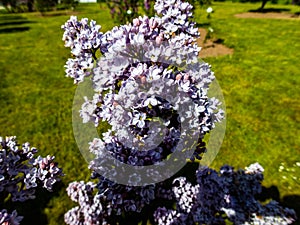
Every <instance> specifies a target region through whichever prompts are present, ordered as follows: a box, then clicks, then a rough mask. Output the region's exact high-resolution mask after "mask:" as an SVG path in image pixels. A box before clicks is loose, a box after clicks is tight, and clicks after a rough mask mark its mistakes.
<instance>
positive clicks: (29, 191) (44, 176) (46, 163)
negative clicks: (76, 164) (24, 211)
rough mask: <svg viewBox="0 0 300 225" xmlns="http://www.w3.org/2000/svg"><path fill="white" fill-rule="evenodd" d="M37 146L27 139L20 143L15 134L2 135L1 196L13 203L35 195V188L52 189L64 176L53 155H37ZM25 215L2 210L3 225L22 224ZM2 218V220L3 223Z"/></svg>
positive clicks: (0, 148)
mask: <svg viewBox="0 0 300 225" xmlns="http://www.w3.org/2000/svg"><path fill="white" fill-rule="evenodd" d="M36 153H37V149H36V148H35V147H31V146H30V144H29V143H28V142H26V143H24V144H22V145H20V144H18V142H17V139H16V137H15V136H11V137H5V138H3V137H0V195H1V198H3V199H5V198H9V199H10V200H12V201H13V202H16V201H20V202H24V201H26V200H29V199H34V198H35V191H36V188H37V187H39V186H41V187H43V188H45V189H47V190H48V191H52V188H53V185H54V184H55V183H56V182H58V181H60V177H61V176H63V173H62V170H61V169H60V168H59V167H58V164H57V163H56V162H55V161H54V156H50V155H48V156H47V157H45V158H43V157H41V156H38V157H35V154H36ZM21 219H22V217H20V216H17V212H16V211H13V212H12V214H9V213H7V212H6V210H2V211H1V214H0V224H9V225H13V224H19V222H20V220H21ZM1 221H2V222H1Z"/></svg>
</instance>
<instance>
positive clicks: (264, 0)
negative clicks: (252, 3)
mask: <svg viewBox="0 0 300 225" xmlns="http://www.w3.org/2000/svg"><path fill="white" fill-rule="evenodd" d="M267 2H268V0H263V1H262V4H261V7H260V8H259V11H263V9H264V7H265V5H266V4H267Z"/></svg>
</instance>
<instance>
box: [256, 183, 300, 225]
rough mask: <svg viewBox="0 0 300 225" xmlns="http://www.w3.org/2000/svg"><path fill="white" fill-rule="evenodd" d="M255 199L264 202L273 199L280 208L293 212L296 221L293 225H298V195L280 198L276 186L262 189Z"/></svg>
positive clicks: (299, 197)
mask: <svg viewBox="0 0 300 225" xmlns="http://www.w3.org/2000/svg"><path fill="white" fill-rule="evenodd" d="M257 199H258V200H260V201H262V202H265V201H267V200H269V199H273V200H275V201H277V202H279V203H280V205H281V206H284V207H287V208H290V209H293V210H295V212H296V215H297V220H296V221H295V222H294V223H293V225H300V196H299V195H286V196H284V197H283V198H280V193H279V190H278V188H277V187H276V186H274V185H272V186H271V187H268V188H267V187H264V186H263V187H262V192H261V193H260V194H259V195H258V196H257Z"/></svg>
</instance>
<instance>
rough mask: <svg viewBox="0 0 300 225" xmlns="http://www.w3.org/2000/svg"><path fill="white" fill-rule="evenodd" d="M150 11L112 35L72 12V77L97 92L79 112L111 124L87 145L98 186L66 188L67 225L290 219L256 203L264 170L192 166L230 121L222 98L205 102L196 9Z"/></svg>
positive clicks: (175, 1)
mask: <svg viewBox="0 0 300 225" xmlns="http://www.w3.org/2000/svg"><path fill="white" fill-rule="evenodd" d="M154 9H155V11H156V13H157V15H156V16H155V17H151V18H149V17H147V16H144V17H138V18H135V19H133V20H132V22H131V23H128V24H126V25H121V26H118V27H114V28H113V29H112V30H111V31H108V32H106V33H102V32H100V29H101V26H99V25H96V22H95V21H90V22H89V21H88V19H87V18H84V19H81V20H77V17H74V16H72V17H71V18H70V19H69V20H68V21H67V22H66V23H65V24H64V25H63V26H62V28H63V30H64V34H63V40H64V41H65V46H66V47H69V48H70V49H71V53H72V55H73V57H72V58H70V59H68V61H67V63H66V66H65V68H66V76H67V77H71V78H72V79H73V80H74V83H75V84H78V85H79V87H81V86H80V85H81V84H82V83H83V82H84V81H86V80H87V79H88V77H90V80H91V83H92V85H91V86H87V87H88V88H91V89H92V91H93V92H94V95H93V96H92V98H89V97H85V98H84V103H83V104H82V108H81V110H80V116H81V117H82V119H83V122H84V123H92V124H93V125H94V126H96V127H99V125H100V126H101V125H102V124H103V122H106V123H108V124H109V126H108V129H107V131H106V132H104V133H102V137H101V138H99V137H93V139H91V140H90V143H89V150H90V152H91V153H93V157H92V160H91V161H90V164H89V168H90V169H91V171H92V176H91V178H92V179H94V180H96V181H95V182H88V183H84V182H83V181H79V182H77V181H75V182H72V183H70V184H69V187H68V188H67V193H68V195H69V196H70V198H71V199H72V200H73V201H75V202H77V203H78V206H76V207H74V208H73V209H71V210H69V211H68V212H67V213H66V214H65V222H66V223H67V224H70V225H73V224H85V225H86V224H128V221H130V224H138V223H139V222H141V221H142V222H143V223H144V224H145V223H146V222H147V221H148V220H150V221H151V222H152V223H156V224H225V221H226V220H230V221H231V222H232V223H233V224H239V225H240V224H249V223H251V222H256V223H260V224H264V223H270V221H272V223H277V222H278V223H282V224H290V223H292V222H293V221H294V220H295V212H294V211H293V210H290V209H285V208H282V207H281V206H279V205H278V204H277V203H276V202H274V201H272V202H270V203H268V204H266V205H262V204H261V203H260V202H259V201H258V200H257V199H256V195H257V194H258V193H260V191H261V182H262V180H263V175H262V172H263V168H262V167H261V166H260V165H259V164H252V165H250V166H249V167H248V168H246V169H245V170H238V171H234V169H233V168H232V167H230V166H223V167H222V168H221V169H220V171H219V172H217V171H215V170H212V169H210V168H208V167H202V166H200V167H199V163H196V161H195V160H201V158H202V156H203V154H204V153H205V152H206V148H205V143H204V136H205V134H207V133H208V132H210V131H211V130H212V129H213V128H214V127H215V126H216V124H217V123H219V122H221V121H222V120H223V118H224V111H223V110H222V109H221V106H220V102H219V101H218V100H217V99H216V98H214V97H208V96H207V92H208V90H209V87H210V85H211V83H212V82H213V80H214V79H215V77H214V74H213V72H212V71H211V69H210V66H209V65H208V64H207V63H204V62H201V61H199V60H198V53H199V51H200V49H199V48H198V46H197V45H196V44H195V41H196V38H198V37H199V33H198V29H197V28H196V27H195V23H194V22H193V21H192V16H193V15H192V6H191V5H190V4H189V3H185V2H182V1H180V0H167V1H166V0H164V1H163V0H157V1H156V3H155V5H154ZM87 91H89V90H87ZM81 94H82V93H81ZM83 94H84V93H83ZM87 133H89V132H88V131H87V130H83V132H82V135H85V134H87ZM187 159H188V160H190V161H192V162H194V164H191V163H188V164H186V160H187ZM200 162H201V161H200ZM191 165H196V166H195V167H194V166H191Z"/></svg>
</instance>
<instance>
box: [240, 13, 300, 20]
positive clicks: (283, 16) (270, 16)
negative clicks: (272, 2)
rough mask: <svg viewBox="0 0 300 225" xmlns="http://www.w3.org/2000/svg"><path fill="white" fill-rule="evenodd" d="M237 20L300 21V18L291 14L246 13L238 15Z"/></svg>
mask: <svg viewBox="0 0 300 225" xmlns="http://www.w3.org/2000/svg"><path fill="white" fill-rule="evenodd" d="M235 17H237V18H262V19H264V18H267V19H290V20H300V16H299V15H298V14H291V13H276V12H267V13H261V12H246V13H240V14H236V15H235Z"/></svg>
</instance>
